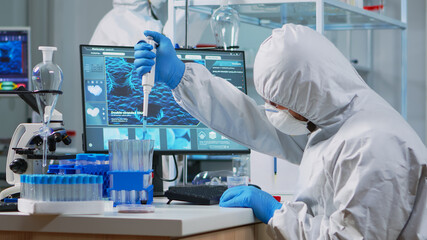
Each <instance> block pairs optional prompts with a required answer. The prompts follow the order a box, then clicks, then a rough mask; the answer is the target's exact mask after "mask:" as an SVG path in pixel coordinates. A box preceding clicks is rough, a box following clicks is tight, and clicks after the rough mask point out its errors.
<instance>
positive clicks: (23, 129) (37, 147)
mask: <svg viewBox="0 0 427 240" xmlns="http://www.w3.org/2000/svg"><path fill="white" fill-rule="evenodd" d="M11 92H14V94H18V95H19V96H20V97H21V98H22V99H23V100H24V101H25V102H26V103H27V104H28V105H29V106H30V107H31V108H32V109H33V110H34V111H35V112H37V113H39V110H38V108H37V104H36V99H35V97H34V96H33V93H34V92H31V91H27V90H25V89H24V88H22V89H21V88H18V89H17V90H16V91H9V93H11ZM45 112H51V111H45ZM42 126H43V123H21V124H19V125H18V127H17V128H16V130H15V132H14V133H13V136H12V139H11V141H10V145H9V150H8V154H7V161H6V181H7V183H9V184H11V185H13V186H11V187H9V188H7V189H5V190H3V191H1V192H0V200H2V199H4V198H6V197H8V196H11V195H13V194H16V193H19V192H20V186H21V184H20V183H21V181H20V178H21V177H20V175H22V174H44V173H46V169H44V168H43V165H42V150H41V148H42V144H43V139H42V137H41V136H40V128H42ZM49 128H50V129H51V133H50V135H49V136H48V137H47V146H48V150H49V154H48V155H47V158H48V159H49V160H61V159H70V158H73V157H74V158H75V155H57V154H55V151H56V145H57V144H58V143H60V142H62V143H64V144H65V145H69V144H70V143H71V138H70V137H69V136H68V135H67V133H66V130H65V129H64V123H63V119H62V114H61V113H60V112H59V111H57V110H55V109H54V110H53V112H52V116H51V121H50V124H49Z"/></svg>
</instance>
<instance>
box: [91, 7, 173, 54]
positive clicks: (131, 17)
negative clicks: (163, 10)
mask: <svg viewBox="0 0 427 240" xmlns="http://www.w3.org/2000/svg"><path fill="white" fill-rule="evenodd" d="M164 1H165V0H154V2H153V4H154V3H156V4H155V5H157V4H158V2H164ZM162 28H163V26H162V23H161V22H160V21H159V20H155V19H154V18H153V17H152V16H151V12H150V7H149V4H148V0H113V9H112V10H111V11H109V12H108V13H107V14H106V15H105V16H104V17H103V18H102V19H101V21H100V22H99V24H98V26H97V27H96V29H95V32H94V33H93V35H92V38H91V39H90V44H91V45H113V46H133V45H135V44H136V43H137V42H138V41H139V40H141V37H143V36H144V34H143V33H144V31H145V30H152V31H157V32H161V31H162Z"/></svg>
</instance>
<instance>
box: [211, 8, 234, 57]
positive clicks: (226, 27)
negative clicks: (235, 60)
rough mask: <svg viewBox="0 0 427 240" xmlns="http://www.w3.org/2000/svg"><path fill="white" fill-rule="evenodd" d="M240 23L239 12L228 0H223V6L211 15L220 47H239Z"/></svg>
mask: <svg viewBox="0 0 427 240" xmlns="http://www.w3.org/2000/svg"><path fill="white" fill-rule="evenodd" d="M239 24H240V17H239V13H238V12H237V11H236V10H235V9H233V8H232V7H230V6H229V5H228V0H222V1H221V6H220V7H219V8H218V9H216V10H215V11H214V12H213V14H212V17H211V28H212V32H213V34H214V36H215V41H216V46H217V47H218V48H224V50H229V49H234V48H238V46H237V41H238V38H239Z"/></svg>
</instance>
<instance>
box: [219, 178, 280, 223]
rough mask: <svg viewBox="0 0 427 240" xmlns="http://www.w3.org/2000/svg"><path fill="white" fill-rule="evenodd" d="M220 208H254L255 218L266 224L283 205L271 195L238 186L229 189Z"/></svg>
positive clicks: (222, 197)
mask: <svg viewBox="0 0 427 240" xmlns="http://www.w3.org/2000/svg"><path fill="white" fill-rule="evenodd" d="M219 206H220V207H248V208H252V210H253V211H254V214H255V216H256V217H257V218H258V219H259V220H261V221H262V222H264V223H268V221H269V220H270V218H272V217H273V215H274V211H275V210H277V209H280V208H281V207H282V204H281V203H280V202H278V201H277V200H276V199H274V198H273V196H271V195H270V194H268V193H266V192H264V191H262V190H260V189H258V188H255V187H252V186H237V187H233V188H229V189H227V191H225V192H224V194H222V196H221V199H220V200H219Z"/></svg>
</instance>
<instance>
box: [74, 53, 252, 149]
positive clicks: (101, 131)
mask: <svg viewBox="0 0 427 240" xmlns="http://www.w3.org/2000/svg"><path fill="white" fill-rule="evenodd" d="M80 50H81V51H80V53H81V63H82V89H83V111H84V113H83V115H84V132H85V134H84V136H85V137H84V141H85V143H84V146H85V151H86V152H106V151H108V140H109V139H142V137H143V128H142V112H143V101H144V94H143V89H142V86H141V79H140V78H138V76H137V74H136V72H135V71H134V65H133V61H134V57H133V53H134V51H133V47H110V46H90V45H82V46H81V47H80ZM177 56H178V57H179V58H180V59H181V60H182V61H183V62H196V63H199V64H203V65H204V66H205V67H206V68H207V69H208V70H209V71H211V73H212V74H214V75H216V76H219V77H222V78H224V79H226V80H228V81H229V82H231V83H232V84H233V85H234V86H236V87H237V88H238V89H240V90H241V91H243V92H245V93H246V79H245V64H244V53H243V52H242V51H233V52H229V51H221V50H189V49H185V50H184V49H178V50H177ZM147 130H148V133H149V134H150V136H151V138H153V139H154V140H155V146H154V148H155V151H158V152H160V153H204V152H205V153H212V152H213V153H215V152H222V153H242V152H247V151H248V149H247V148H246V147H244V146H241V145H240V144H237V143H235V142H233V141H231V140H229V139H227V138H226V137H223V136H221V135H220V134H217V133H216V132H214V131H213V130H211V129H209V128H207V127H206V126H204V125H203V124H202V123H200V122H199V121H198V120H197V119H195V118H194V117H193V116H191V115H190V114H189V113H188V112H186V111H185V110H184V109H182V108H181V107H180V106H179V105H178V104H177V103H176V102H175V100H174V98H173V95H172V92H171V91H170V89H169V88H168V87H167V86H166V85H164V84H162V83H156V84H155V85H154V87H153V89H152V91H151V93H150V99H149V108H148V117H147Z"/></svg>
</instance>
